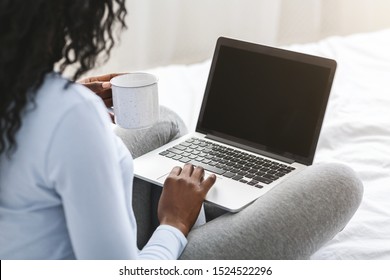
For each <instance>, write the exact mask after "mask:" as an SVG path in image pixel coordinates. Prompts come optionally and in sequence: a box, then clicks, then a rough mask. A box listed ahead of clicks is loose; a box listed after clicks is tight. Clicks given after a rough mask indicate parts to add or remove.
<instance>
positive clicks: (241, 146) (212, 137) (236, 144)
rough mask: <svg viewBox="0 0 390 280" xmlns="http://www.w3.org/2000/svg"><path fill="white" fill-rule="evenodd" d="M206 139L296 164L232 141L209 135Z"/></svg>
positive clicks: (285, 158)
mask: <svg viewBox="0 0 390 280" xmlns="http://www.w3.org/2000/svg"><path fill="white" fill-rule="evenodd" d="M206 138H208V139H211V140H215V141H218V142H221V143H224V144H227V145H230V146H234V147H236V148H240V149H243V150H247V151H249V152H253V153H256V154H259V155H262V156H266V157H269V158H273V159H276V160H279V161H282V162H285V163H287V164H292V163H294V162H295V161H294V160H292V159H289V158H287V157H284V156H280V155H276V154H273V153H270V152H267V151H262V150H259V149H256V148H253V147H250V146H247V145H244V144H240V143H237V142H233V141H230V140H227V139H224V138H221V137H218V136H214V135H210V134H207V135H206Z"/></svg>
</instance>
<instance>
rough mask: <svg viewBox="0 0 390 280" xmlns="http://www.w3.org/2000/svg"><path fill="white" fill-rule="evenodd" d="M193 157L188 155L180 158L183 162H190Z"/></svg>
mask: <svg viewBox="0 0 390 280" xmlns="http://www.w3.org/2000/svg"><path fill="white" fill-rule="evenodd" d="M190 160H191V159H189V158H187V157H182V158H181V159H179V161H181V162H183V163H187V162H189V161H190Z"/></svg>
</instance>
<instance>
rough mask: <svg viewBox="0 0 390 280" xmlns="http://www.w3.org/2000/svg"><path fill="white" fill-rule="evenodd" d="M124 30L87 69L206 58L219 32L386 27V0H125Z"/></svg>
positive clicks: (280, 36) (318, 33)
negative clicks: (107, 54)
mask: <svg viewBox="0 0 390 280" xmlns="http://www.w3.org/2000/svg"><path fill="white" fill-rule="evenodd" d="M127 8H128V11H129V14H128V16H127V24H128V30H127V31H125V32H123V33H122V34H121V43H120V45H118V46H117V47H116V48H115V49H114V51H113V52H112V56H111V59H110V60H109V61H108V63H107V64H106V65H105V66H103V67H101V68H99V69H96V70H95V71H93V72H92V73H90V74H97V73H107V72H116V71H134V70H140V69H147V68H151V67H156V66H161V65H167V64H172V63H194V62H198V61H203V60H205V59H207V58H210V57H211V55H212V52H213V49H214V45H215V41H216V39H217V38H218V37H219V36H229V37H235V38H239V39H243V40H249V41H255V42H258V43H263V44H270V45H284V44H290V43H304V42H310V41H316V40H319V39H321V38H324V37H327V36H330V35H346V34H350V33H355V32H367V31H372V30H377V29H381V28H386V27H390V16H388V14H389V13H390V1H389V0H128V1H127Z"/></svg>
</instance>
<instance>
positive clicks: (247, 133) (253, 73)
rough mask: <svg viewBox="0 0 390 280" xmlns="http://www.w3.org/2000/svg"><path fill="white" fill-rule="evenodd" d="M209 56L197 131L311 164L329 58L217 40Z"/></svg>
mask: <svg viewBox="0 0 390 280" xmlns="http://www.w3.org/2000/svg"><path fill="white" fill-rule="evenodd" d="M244 46H245V44H244ZM256 48H259V49H258V50H257V49H256ZM214 56H215V57H214V60H215V61H213V65H212V68H211V70H210V77H209V81H208V84H207V87H206V93H205V98H204V101H203V105H202V109H201V114H200V118H199V122H198V126H197V131H199V132H202V133H206V134H213V135H215V136H221V137H224V138H228V139H231V140H234V141H239V142H241V143H242V144H244V145H248V146H251V147H253V148H259V149H264V150H266V151H268V152H272V153H276V154H279V155H282V156H287V157H294V158H295V160H297V161H302V163H305V164H311V163H312V160H313V157H314V151H315V148H316V145H317V141H318V135H319V132H320V128H321V125H322V120H323V116H324V113H325V108H326V104H327V100H328V96H329V92H330V87H331V83H332V80H333V76H334V70H335V69H332V66H333V67H334V68H335V62H334V61H330V62H329V61H328V60H326V59H322V58H317V57H311V56H307V55H303V54H302V55H301V54H297V53H292V52H288V51H284V50H278V49H274V48H268V47H264V46H259V47H256V46H253V50H252V49H250V50H248V49H245V48H240V47H232V46H226V45H224V44H221V43H220V44H219V45H217V50H216V53H215V54H214ZM322 60H326V61H325V65H321V63H318V61H320V62H322ZM313 61H314V62H313ZM319 64H320V65H319ZM329 65H331V66H329Z"/></svg>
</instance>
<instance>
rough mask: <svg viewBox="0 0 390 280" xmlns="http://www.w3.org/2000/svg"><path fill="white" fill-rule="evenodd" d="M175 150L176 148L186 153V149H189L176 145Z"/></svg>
mask: <svg viewBox="0 0 390 280" xmlns="http://www.w3.org/2000/svg"><path fill="white" fill-rule="evenodd" d="M174 148H175V149H178V150H180V151H184V150H185V149H187V147H185V146H182V145H176V146H174Z"/></svg>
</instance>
